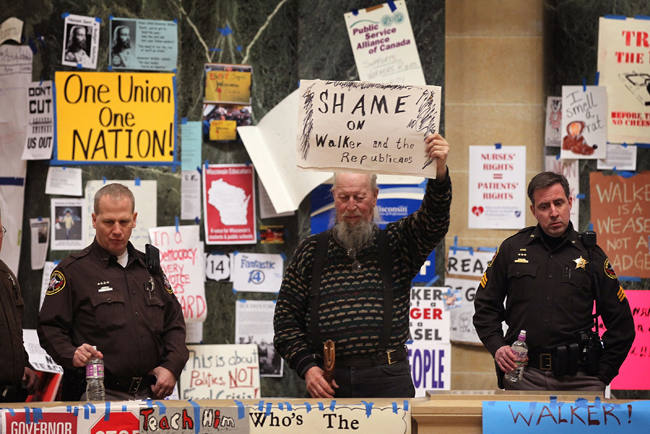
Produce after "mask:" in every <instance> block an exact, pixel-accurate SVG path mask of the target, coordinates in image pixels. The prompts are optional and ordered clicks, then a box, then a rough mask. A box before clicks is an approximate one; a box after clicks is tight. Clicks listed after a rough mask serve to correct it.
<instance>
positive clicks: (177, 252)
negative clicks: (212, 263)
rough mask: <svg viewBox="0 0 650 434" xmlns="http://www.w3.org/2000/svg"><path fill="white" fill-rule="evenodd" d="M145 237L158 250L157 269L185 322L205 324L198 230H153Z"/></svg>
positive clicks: (168, 228) (205, 304) (172, 227)
mask: <svg viewBox="0 0 650 434" xmlns="http://www.w3.org/2000/svg"><path fill="white" fill-rule="evenodd" d="M149 236H150V237H151V244H153V245H154V246H156V247H158V249H160V266H161V267H162V269H163V271H164V272H165V275H166V276H167V279H168V280H169V283H171V285H172V288H174V294H175V295H176V298H178V301H179V303H180V304H181V307H182V308H183V317H185V322H202V321H205V317H206V316H207V313H208V309H207V302H206V300H205V284H204V268H203V245H202V244H201V241H200V239H199V226H198V225H194V226H179V227H178V228H176V227H175V226H165V227H159V228H153V229H149Z"/></svg>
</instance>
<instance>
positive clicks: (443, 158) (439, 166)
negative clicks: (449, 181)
mask: <svg viewBox="0 0 650 434" xmlns="http://www.w3.org/2000/svg"><path fill="white" fill-rule="evenodd" d="M424 143H425V144H426V145H427V146H426V148H425V152H426V154H427V156H428V157H429V158H435V159H436V179H437V180H440V181H444V180H445V178H447V156H448V155H449V143H447V141H446V140H445V138H444V137H442V136H441V135H440V134H437V133H436V134H429V135H428V136H427V137H426V138H425V139H424Z"/></svg>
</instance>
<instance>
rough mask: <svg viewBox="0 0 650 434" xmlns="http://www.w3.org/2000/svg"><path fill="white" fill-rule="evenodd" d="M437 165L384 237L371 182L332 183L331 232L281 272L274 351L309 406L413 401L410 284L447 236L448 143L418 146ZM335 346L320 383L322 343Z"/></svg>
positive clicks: (359, 178) (350, 177)
mask: <svg viewBox="0 0 650 434" xmlns="http://www.w3.org/2000/svg"><path fill="white" fill-rule="evenodd" d="M420 146H423V148H424V149H423V150H424V151H425V153H424V154H425V155H426V156H427V157H429V158H431V159H435V160H434V161H435V162H434V163H432V164H435V167H436V178H435V179H429V181H428V183H427V187H426V194H425V196H424V198H423V200H422V205H421V206H420V209H419V210H418V211H416V212H414V213H413V214H411V215H409V216H407V217H404V218H402V219H400V220H398V221H396V222H393V223H389V224H388V225H387V226H386V229H384V230H379V228H378V227H377V225H376V224H375V223H374V221H373V217H374V216H375V215H378V214H377V213H376V211H377V209H376V204H377V196H378V188H377V177H376V175H368V174H358V173H337V174H335V176H334V186H333V187H332V194H333V195H334V204H335V207H336V223H335V225H334V227H333V228H332V229H330V230H328V231H326V232H322V233H320V234H317V235H312V236H310V237H308V238H307V239H306V240H304V241H303V242H302V244H301V245H300V246H299V247H298V250H297V251H296V253H295V254H294V256H293V258H292V260H291V262H290V264H289V266H288V267H287V270H286V273H285V276H284V279H283V282H282V287H281V289H280V294H279V296H278V302H277V305H276V308H275V315H274V318H273V325H274V328H275V337H274V345H275V348H276V350H277V351H278V352H279V353H280V354H281V355H282V357H283V358H284V359H285V360H286V361H287V362H288V363H289V366H290V367H291V368H292V369H294V370H295V371H296V372H297V373H298V374H299V375H300V376H301V377H302V378H305V380H306V386H307V391H308V392H309V394H310V396H311V397H313V398H332V397H335V396H336V397H337V398H346V397H413V396H414V395H415V388H414V387H413V381H412V379H411V373H410V368H409V364H408V358H407V356H408V353H407V350H406V347H405V343H406V340H407V338H408V335H409V317H408V315H409V297H410V289H411V280H412V279H413V277H415V275H417V273H418V272H419V271H420V268H421V266H422V264H423V263H424V261H425V260H426V259H427V257H428V256H429V254H430V253H431V252H432V251H433V249H434V248H435V247H436V245H437V244H438V243H439V242H440V241H441V240H442V239H443V238H444V236H445V234H446V233H447V230H448V228H449V207H450V204H451V180H450V178H449V175H448V172H447V166H446V162H447V156H448V154H449V144H448V143H447V141H446V140H445V139H444V138H443V137H442V136H441V135H440V134H432V135H429V136H427V138H426V139H425V143H424V145H420ZM327 340H332V341H333V343H334V346H335V354H336V356H335V373H334V379H333V380H332V381H331V383H329V382H328V381H326V380H325V378H324V376H323V372H324V371H323V369H322V368H323V342H325V341H327Z"/></svg>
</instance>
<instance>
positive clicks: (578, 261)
mask: <svg viewBox="0 0 650 434" xmlns="http://www.w3.org/2000/svg"><path fill="white" fill-rule="evenodd" d="M573 262H575V263H576V270H577V269H578V268H582V269H583V270H585V271H586V270H587V269H586V268H585V265H587V264H588V263H589V262H588V261H587V260H586V259H585V258H583V257H582V256H580V257H579V258H578V259H574V260H573Z"/></svg>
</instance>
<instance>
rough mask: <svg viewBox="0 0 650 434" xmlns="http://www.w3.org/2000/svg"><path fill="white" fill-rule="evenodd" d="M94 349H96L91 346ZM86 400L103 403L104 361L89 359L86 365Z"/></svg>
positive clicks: (94, 358) (95, 358)
mask: <svg viewBox="0 0 650 434" xmlns="http://www.w3.org/2000/svg"><path fill="white" fill-rule="evenodd" d="M93 348H94V349H97V347H95V346H93ZM86 399H87V400H88V401H104V400H105V396H104V361H103V360H102V359H99V358H97V357H93V358H92V359H90V361H89V362H88V364H87V365H86Z"/></svg>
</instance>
